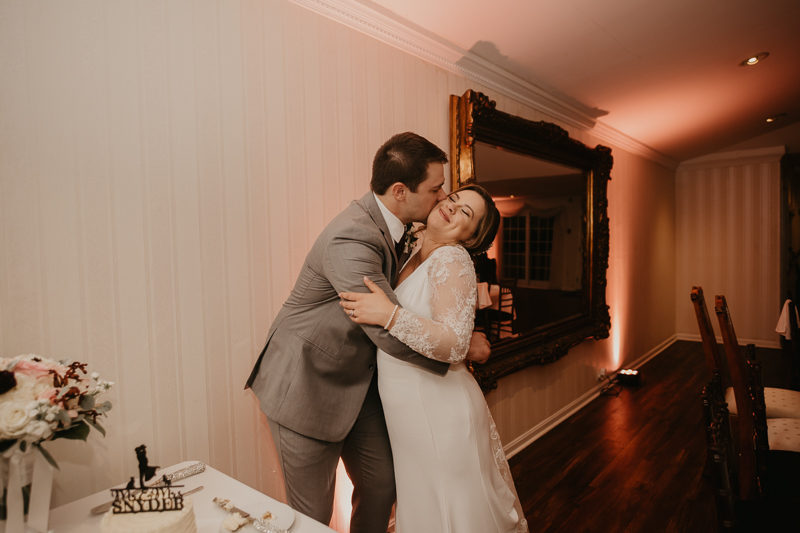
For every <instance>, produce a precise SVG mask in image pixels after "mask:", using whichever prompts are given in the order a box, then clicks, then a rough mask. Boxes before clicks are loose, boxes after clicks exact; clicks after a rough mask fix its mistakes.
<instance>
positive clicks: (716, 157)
mask: <svg viewBox="0 0 800 533" xmlns="http://www.w3.org/2000/svg"><path fill="white" fill-rule="evenodd" d="M785 153H786V147H785V146H772V147H769V148H753V149H750V150H735V151H732V152H716V153H713V154H707V155H703V156H700V157H695V158H694V159H688V160H686V161H683V162H682V163H681V164H680V165H678V172H680V171H682V170H695V169H701V168H713V167H736V166H741V165H757V164H760V163H777V162H778V161H780V160H781V157H783V155H784V154H785Z"/></svg>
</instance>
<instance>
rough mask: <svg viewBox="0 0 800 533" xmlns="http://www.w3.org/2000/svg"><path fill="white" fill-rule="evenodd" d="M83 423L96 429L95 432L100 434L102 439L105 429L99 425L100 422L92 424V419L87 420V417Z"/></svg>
mask: <svg viewBox="0 0 800 533" xmlns="http://www.w3.org/2000/svg"><path fill="white" fill-rule="evenodd" d="M84 422H86V423H87V424H89V425H90V426H92V427H93V428H94V429H96V430H97V431H99V432H100V433H102V434H103V436H104V437H105V436H106V429H105V428H104V427H103V426H101V425H100V422H92V419H91V418H88V417H87V418H86V419H85V420H84Z"/></svg>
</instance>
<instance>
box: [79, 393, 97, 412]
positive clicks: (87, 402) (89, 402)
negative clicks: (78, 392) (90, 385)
mask: <svg viewBox="0 0 800 533" xmlns="http://www.w3.org/2000/svg"><path fill="white" fill-rule="evenodd" d="M80 405H81V409H83V410H84V411H89V410H91V409H92V408H93V407H94V396H92V395H91V394H86V395H84V397H83V398H81V404H80Z"/></svg>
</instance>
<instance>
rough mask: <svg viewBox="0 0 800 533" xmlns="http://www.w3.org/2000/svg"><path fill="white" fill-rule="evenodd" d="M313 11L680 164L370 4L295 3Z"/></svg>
mask: <svg viewBox="0 0 800 533" xmlns="http://www.w3.org/2000/svg"><path fill="white" fill-rule="evenodd" d="M290 1H291V2H293V3H294V4H297V5H300V6H302V7H304V8H306V9H309V10H310V11H313V12H315V13H318V14H320V15H322V16H324V17H327V18H329V19H332V20H334V21H336V22H339V23H340V24H343V25H345V26H347V27H350V28H353V29H355V30H357V31H359V32H361V33H364V34H366V35H368V36H370V37H373V38H375V39H377V40H379V41H382V42H384V43H387V44H389V45H391V46H394V47H396V48H399V49H400V50H403V51H405V52H407V53H409V54H411V55H413V56H416V57H419V58H421V59H423V60H425V61H428V62H430V63H433V64H434V65H437V66H439V67H441V68H443V69H445V70H448V71H450V72H453V73H456V74H459V75H461V76H464V77H465V78H467V79H469V80H473V81H476V82H478V83H480V84H481V85H483V86H486V87H491V88H492V89H494V90H496V91H497V92H499V93H501V94H503V95H505V96H507V97H509V98H512V99H514V100H517V101H519V102H521V103H523V104H526V105H528V106H529V107H531V108H533V109H536V110H537V111H541V112H542V113H545V114H547V115H548V116H550V117H552V118H553V119H554V120H558V121H559V122H561V123H562V124H564V125H568V126H572V127H575V128H578V129H580V130H582V131H586V132H589V133H591V134H592V135H593V136H595V137H597V138H598V139H599V140H601V141H605V142H608V143H611V144H614V145H616V146H619V147H620V148H624V149H625V150H627V151H629V152H632V153H634V154H637V155H640V156H642V157H644V158H646V159H649V160H651V161H653V162H655V163H657V164H659V165H662V166H664V167H666V168H669V169H671V170H675V168H676V167H677V162H676V161H675V160H674V159H672V158H670V157H667V156H665V155H664V154H661V153H660V152H658V151H656V150H654V149H653V148H651V147H649V146H647V145H646V144H644V143H642V142H640V141H637V140H636V139H634V138H633V137H629V136H628V135H626V134H624V133H622V132H621V131H618V130H615V129H614V128H612V127H610V126H608V125H605V124H603V123H601V122H598V121H597V120H596V119H595V116H594V115H593V114H592V113H593V111H592V109H590V108H589V107H587V106H582V105H580V104H576V103H568V102H565V101H563V100H562V99H560V98H558V97H557V96H555V95H553V94H551V93H549V92H547V91H546V90H544V89H542V88H541V87H538V86H536V85H534V84H532V83H530V82H528V81H525V80H523V79H522V78H519V77H518V76H515V75H514V74H511V73H510V72H508V71H506V70H504V69H502V68H500V67H498V66H496V65H494V64H492V63H491V62H489V61H486V60H485V59H483V58H481V57H479V56H477V55H476V54H473V53H472V52H470V51H468V50H464V49H462V48H460V47H458V46H456V45H454V44H453V43H450V42H448V41H446V40H444V39H442V38H441V37H439V36H437V35H435V34H433V33H431V32H429V31H427V30H425V29H424V28H421V27H419V26H417V25H415V24H414V23H412V22H410V21H408V20H405V19H403V18H401V17H399V16H397V15H396V14H394V13H392V12H391V11H388V10H386V9H384V8H382V7H381V6H378V5H376V4H373V3H371V2H369V1H368V0H290Z"/></svg>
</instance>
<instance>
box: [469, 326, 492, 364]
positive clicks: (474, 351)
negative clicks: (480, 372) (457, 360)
mask: <svg viewBox="0 0 800 533" xmlns="http://www.w3.org/2000/svg"><path fill="white" fill-rule="evenodd" d="M490 355H492V345H491V344H489V340H488V339H487V338H486V335H484V334H483V333H481V332H480V331H473V332H472V342H470V344H469V351H468V352H467V361H473V362H475V363H481V364H483V363H485V362H486V361H488V360H489V356H490Z"/></svg>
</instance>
